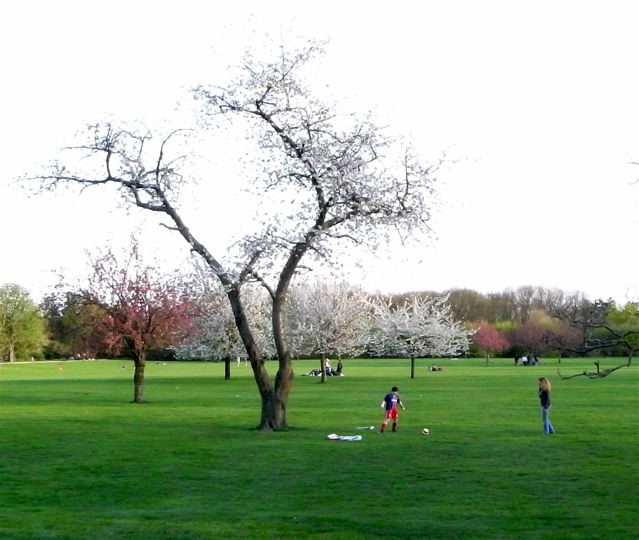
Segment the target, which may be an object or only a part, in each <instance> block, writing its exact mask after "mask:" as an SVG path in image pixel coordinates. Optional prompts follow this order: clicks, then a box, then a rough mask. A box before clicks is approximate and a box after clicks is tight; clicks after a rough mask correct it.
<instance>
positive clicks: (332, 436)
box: [326, 433, 362, 442]
mask: <svg viewBox="0 0 639 540" xmlns="http://www.w3.org/2000/svg"><path fill="white" fill-rule="evenodd" d="M326 438H327V439H330V440H331V441H349V442H352V441H361V440H362V436H361V435H338V434H337V433H331V434H330V435H327V436H326Z"/></svg>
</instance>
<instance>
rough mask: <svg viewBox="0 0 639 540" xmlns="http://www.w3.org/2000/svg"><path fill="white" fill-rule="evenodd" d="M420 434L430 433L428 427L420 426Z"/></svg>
mask: <svg viewBox="0 0 639 540" xmlns="http://www.w3.org/2000/svg"><path fill="white" fill-rule="evenodd" d="M422 435H430V429H428V428H427V427H425V428H422Z"/></svg>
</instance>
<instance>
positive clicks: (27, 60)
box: [0, 0, 639, 302]
mask: <svg viewBox="0 0 639 540" xmlns="http://www.w3.org/2000/svg"><path fill="white" fill-rule="evenodd" d="M638 20H639V3H636V2H633V1H614V0H606V1H601V2H587V1H534V2H532V1H530V2H529V1H512V0H510V1H482V2H473V1H454V0H452V1H440V2H432V1H428V0H423V1H420V2H395V3H389V2H381V1H370V0H369V1H348V2H346V1H343V0H342V1H340V2H333V1H328V2H327V1H323V2H317V3H313V2H306V3H304V2H299V1H296V2H293V1H281V2H278V1H273V0H272V1H269V2H264V1H235V2H229V3H221V2H220V3H218V2H206V1H200V2H198V1H189V0H181V1H175V2H165V1H154V2H151V1H142V0H138V1H135V2H134V1H120V0H115V1H111V2H108V3H104V2H90V1H87V0H84V1H77V2H72V1H68V0H57V1H56V2H45V1H33V0H23V1H21V2H4V3H2V4H1V6H0V47H1V50H2V57H3V61H2V66H3V74H2V81H3V82H2V85H0V119H1V122H0V152H1V154H0V155H1V163H2V169H1V175H0V218H1V220H2V229H1V230H2V233H1V234H0V253H1V254H2V255H1V257H0V283H7V282H16V283H19V284H20V285H23V286H25V287H27V288H28V289H30V290H31V291H33V293H34V295H36V296H37V295H39V294H42V291H43V290H46V288H47V287H48V286H50V285H51V284H53V283H55V282H56V275H55V273H56V271H58V270H59V269H67V270H68V271H69V272H73V271H79V270H80V268H81V263H82V262H83V260H84V251H85V249H92V248H94V247H96V246H102V245H104V244H105V243H106V242H113V241H116V240H117V239H118V238H120V237H121V236H123V235H125V236H126V235H127V234H128V232H129V231H130V230H133V229H134V228H141V229H142V230H143V231H144V234H147V235H150V236H155V237H157V238H158V240H157V246H158V247H157V249H158V250H167V249H170V248H171V246H172V244H171V243H170V242H167V241H166V234H168V233H167V232H166V231H164V232H159V229H158V228H157V225H155V224H153V223H150V222H147V221H145V220H144V219H143V218H141V217H140V216H138V215H136V214H135V213H133V214H131V213H129V214H127V213H126V212H125V211H124V210H122V209H121V208H109V206H108V204H107V203H108V202H109V198H108V196H107V194H106V193H105V192H102V193H97V192H94V193H92V194H91V193H85V194H83V195H78V194H46V195H40V196H37V197H28V196H27V195H26V194H25V193H24V192H23V190H21V189H20V188H18V187H17V186H16V185H15V184H14V180H15V178H16V177H17V176H18V175H20V174H23V173H28V172H29V171H32V170H34V166H35V164H37V163H42V162H45V161H47V160H48V159H50V158H55V157H57V156H58V153H57V149H58V148H59V147H61V146H62V145H64V144H65V142H67V141H68V140H69V137H70V136H71V135H73V134H74V133H75V132H76V130H78V129H79V128H81V127H82V125H83V123H85V122H91V121H95V120H101V119H104V118H105V116H107V115H111V116H112V117H113V118H114V119H126V120H134V119H139V120H142V121H144V122H146V123H148V124H151V123H158V122H160V121H163V120H167V121H168V122H169V123H171V122H177V121H178V120H176V119H175V115H176V113H175V112H174V111H175V104H176V101H178V100H180V99H181V100H182V101H183V102H185V101H188V100H189V97H188V96H187V90H188V89H189V88H191V87H193V86H194V85H196V84H200V83H205V84H215V83H217V82H219V81H220V80H224V71H223V67H224V66H226V65H227V64H229V63H233V62H234V61H239V60H240V59H241V54H242V52H243V50H244V49H245V48H246V47H247V46H249V45H251V43H252V42H253V41H254V40H256V39H258V38H257V37H256V36H258V35H261V34H264V33H269V34H271V35H272V36H273V39H274V41H275V42H276V43H278V42H280V41H281V40H282V39H284V41H285V42H289V41H290V42H293V41H296V40H299V39H300V38H302V39H303V38H305V37H308V38H328V39H329V40H330V41H329V44H328V46H327V55H326V58H325V65H327V66H329V67H330V70H329V71H325V70H322V71H321V73H323V74H324V75H322V80H321V81H319V80H318V84H320V83H321V84H322V85H327V86H328V87H329V88H330V90H331V93H332V95H334V96H335V98H336V99H340V100H341V101H342V102H343V103H350V104H352V107H353V108H356V109H359V110H362V111H364V110H369V109H371V110H373V111H374V113H375V115H376V116H377V118H379V121H380V124H384V125H386V124H387V125H389V126H390V127H391V128H392V129H393V131H396V132H402V133H406V134H407V135H409V136H411V137H413V138H414V139H415V141H416V143H417V146H418V148H419V149H420V150H421V151H422V152H423V153H424V154H425V155H428V156H432V158H437V157H438V156H439V155H440V154H441V152H443V151H445V152H447V155H449V156H450V157H451V160H450V161H449V162H448V163H447V164H446V166H445V167H444V168H443V169H442V170H441V172H440V175H439V178H440V187H439V190H440V198H441V205H440V207H439V210H438V211H437V213H436V214H435V216H434V221H433V224H432V225H433V228H434V229H435V232H436V235H437V239H436V240H435V241H433V242H432V243H431V244H428V245H424V246H422V247H421V248H420V249H417V250H415V249H414V248H413V249H410V250H402V249H401V248H398V249H397V250H395V252H394V256H393V259H392V260H390V261H384V260H380V259H374V260H372V261H369V262H367V264H365V265H364V267H365V270H357V269H354V270H353V271H352V272H351V274H350V279H351V281H353V282H361V283H362V284H364V286H365V287H366V288H368V289H370V290H381V291H385V292H400V291H407V290H424V289H427V290H444V289H447V288H450V287H467V288H472V289H476V290H478V291H481V292H490V291H502V290H504V289H506V288H508V287H512V288H514V287H518V286H521V285H539V286H544V287H551V288H553V287H557V288H560V289H563V290H565V291H567V292H571V291H576V290H578V291H583V292H585V293H586V294H588V296H590V297H591V298H592V299H595V298H597V297H605V298H607V297H609V296H612V297H614V298H615V299H617V300H618V301H620V302H624V301H626V300H629V299H636V298H638V297H639V274H638V272H637V268H639V248H638V247H637V239H638V238H639V184H637V183H635V184H633V182H635V181H636V179H637V178H639V166H631V165H629V162H630V161H633V160H634V161H639V136H638V135H639V99H638V98H637V96H639V70H637V63H638V62H637V60H638V55H639V32H637V30H636V24H637V21H638ZM326 73H330V75H326ZM324 79H326V80H324ZM176 127H179V126H176ZM224 206H225V205H222V207H221V208H219V209H218V211H219V212H222V211H224V210H223V209H224ZM163 235H164V236H163ZM181 255H183V253H182V254H181Z"/></svg>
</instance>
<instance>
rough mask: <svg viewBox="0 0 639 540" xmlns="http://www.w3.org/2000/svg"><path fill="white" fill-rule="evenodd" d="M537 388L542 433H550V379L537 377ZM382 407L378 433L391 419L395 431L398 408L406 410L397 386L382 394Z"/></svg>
mask: <svg viewBox="0 0 639 540" xmlns="http://www.w3.org/2000/svg"><path fill="white" fill-rule="evenodd" d="M538 384H539V389H538V395H539V404H540V405H541V420H542V424H543V428H544V433H545V434H547V435H550V434H552V433H554V432H555V428H554V427H553V425H552V423H551V422H550V387H551V385H550V381H549V380H548V379H547V378H546V377H539V379H538ZM380 407H382V409H384V420H383V421H382V423H381V424H380V426H379V433H380V434H382V433H384V432H385V431H386V426H388V423H389V422H391V421H392V427H391V431H397V426H398V424H399V408H400V407H401V409H402V411H405V410H406V407H404V404H403V403H402V400H401V398H400V397H399V388H398V387H397V386H393V387H392V388H391V391H390V392H389V393H388V394H386V395H385V396H384V398H383V399H382V403H381V405H380Z"/></svg>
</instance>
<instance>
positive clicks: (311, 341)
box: [286, 281, 373, 358]
mask: <svg viewBox="0 0 639 540" xmlns="http://www.w3.org/2000/svg"><path fill="white" fill-rule="evenodd" d="M372 307H373V306H372V304H371V303H370V301H369V299H368V296H367V295H366V293H364V292H363V291H362V290H361V289H359V288H354V287H352V286H351V285H349V284H347V283H345V282H343V281H342V282H333V283H327V282H322V281H316V282H314V283H310V284H301V285H298V286H294V287H292V288H291V292H290V294H289V298H288V302H287V304H286V320H287V325H286V326H287V332H288V338H289V343H290V346H291V349H292V351H293V353H294V354H296V355H305V356H309V355H319V356H321V357H322V358H326V357H329V356H338V357H343V356H358V355H360V354H361V353H363V352H364V351H365V350H366V347H367V345H368V338H369V335H370V326H371V323H372V320H373V318H372V314H373V313H372Z"/></svg>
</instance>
